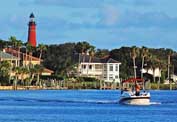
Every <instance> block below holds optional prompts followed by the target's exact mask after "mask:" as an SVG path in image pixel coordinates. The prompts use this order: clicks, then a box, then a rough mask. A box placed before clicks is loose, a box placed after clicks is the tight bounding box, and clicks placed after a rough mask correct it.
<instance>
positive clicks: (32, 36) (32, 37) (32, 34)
mask: <svg viewBox="0 0 177 122" xmlns="http://www.w3.org/2000/svg"><path fill="white" fill-rule="evenodd" d="M34 18H35V17H34V14H33V13H31V14H30V21H29V24H28V26H29V27H28V43H29V44H30V45H31V46H33V47H36V23H35V21H34Z"/></svg>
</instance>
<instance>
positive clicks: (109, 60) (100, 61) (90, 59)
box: [80, 55, 120, 63]
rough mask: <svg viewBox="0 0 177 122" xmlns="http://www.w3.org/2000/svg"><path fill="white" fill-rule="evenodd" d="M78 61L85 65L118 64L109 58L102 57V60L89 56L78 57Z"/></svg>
mask: <svg viewBox="0 0 177 122" xmlns="http://www.w3.org/2000/svg"><path fill="white" fill-rule="evenodd" d="M80 61H81V62H85V63H89V62H90V63H120V62H119V61H116V60H114V59H112V58H110V56H107V57H103V58H97V57H92V58H90V56H89V55H82V56H80Z"/></svg>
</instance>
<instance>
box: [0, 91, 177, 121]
mask: <svg viewBox="0 0 177 122" xmlns="http://www.w3.org/2000/svg"><path fill="white" fill-rule="evenodd" d="M119 95H120V91H117V90H115V91H110V90H107V91H99V90H63V91H60V90H58V91H57V90H41V91H0V122H177V91H151V96H152V98H151V101H152V105H150V106H125V105H119V104H118V98H119Z"/></svg>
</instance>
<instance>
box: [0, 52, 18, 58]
mask: <svg viewBox="0 0 177 122" xmlns="http://www.w3.org/2000/svg"><path fill="white" fill-rule="evenodd" d="M0 58H1V59H4V60H18V58H17V57H15V56H13V55H11V54H9V53H5V52H2V51H0Z"/></svg>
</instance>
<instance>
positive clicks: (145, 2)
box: [19, 0, 154, 8]
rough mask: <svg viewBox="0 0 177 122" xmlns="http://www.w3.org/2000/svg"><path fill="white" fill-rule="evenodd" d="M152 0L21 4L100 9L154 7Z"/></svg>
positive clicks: (62, 0) (27, 0) (52, 0)
mask: <svg viewBox="0 0 177 122" xmlns="http://www.w3.org/2000/svg"><path fill="white" fill-rule="evenodd" d="M153 3H154V1H152V0H33V1H32V0H25V1H21V2H20V3H19V4H20V5H22V6H24V5H25V6H27V5H32V4H35V5H43V6H62V7H70V8H99V7H102V6H104V5H107V4H111V5H120V4H122V5H136V6H149V5H153Z"/></svg>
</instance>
